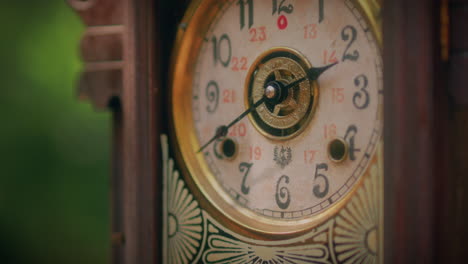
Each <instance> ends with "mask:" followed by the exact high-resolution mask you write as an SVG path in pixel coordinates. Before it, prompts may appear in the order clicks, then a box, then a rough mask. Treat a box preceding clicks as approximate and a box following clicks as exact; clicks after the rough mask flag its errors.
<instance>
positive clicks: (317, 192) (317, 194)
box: [313, 163, 330, 198]
mask: <svg viewBox="0 0 468 264" xmlns="http://www.w3.org/2000/svg"><path fill="white" fill-rule="evenodd" d="M321 170H322V171H328V164H326V163H320V164H317V167H315V176H314V182H315V181H316V180H317V179H319V178H322V179H323V180H322V181H321V182H323V186H324V187H323V188H321V187H320V183H315V185H314V188H313V191H314V195H315V197H317V198H323V197H325V196H326V195H327V194H328V189H329V187H330V186H329V183H328V178H327V176H325V174H322V173H320V171H321ZM321 189H323V190H321Z"/></svg>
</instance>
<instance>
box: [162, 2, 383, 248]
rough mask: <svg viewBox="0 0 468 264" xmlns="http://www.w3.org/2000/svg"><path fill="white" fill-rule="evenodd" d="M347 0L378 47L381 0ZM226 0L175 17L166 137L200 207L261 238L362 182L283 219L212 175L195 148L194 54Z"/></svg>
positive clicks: (299, 227) (196, 5)
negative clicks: (252, 205) (241, 199)
mask: <svg viewBox="0 0 468 264" xmlns="http://www.w3.org/2000/svg"><path fill="white" fill-rule="evenodd" d="M349 1H351V2H352V3H353V4H354V5H355V6H356V7H357V8H358V9H359V10H360V12H361V14H362V15H363V17H364V18H365V19H366V21H367V23H368V25H369V26H370V28H371V30H372V33H373V34H374V37H375V40H376V41H377V43H378V45H379V47H380V48H382V34H381V30H380V28H381V26H380V19H379V12H380V3H379V2H378V1H377V0H349ZM227 2H229V0H195V1H193V2H192V3H191V5H190V6H189V8H188V10H187V12H186V15H185V17H184V19H183V20H182V22H181V23H180V27H179V30H178V33H177V38H176V45H175V47H174V52H173V57H172V62H171V69H170V73H171V76H170V102H169V105H170V110H169V113H170V115H171V118H170V119H171V123H170V125H171V132H172V133H171V134H172V135H174V136H173V137H171V141H172V143H173V144H172V145H173V146H176V149H175V156H176V160H177V161H178V164H179V167H180V169H181V171H182V174H183V176H184V179H185V180H186V182H187V185H188V186H189V188H190V190H192V192H193V193H194V195H195V197H196V198H197V199H198V200H199V202H200V205H201V207H202V208H204V209H205V210H206V211H207V212H209V213H211V214H212V216H214V217H215V218H218V220H220V222H223V223H224V224H225V225H226V226H230V227H233V228H236V229H237V230H238V231H239V232H242V233H244V234H245V235H247V236H257V237H260V238H265V235H267V238H268V239H271V238H274V237H275V236H279V237H285V236H291V235H296V234H300V233H303V232H305V231H307V230H310V229H312V228H314V227H316V226H317V225H319V224H320V223H322V222H324V221H326V220H327V219H329V218H330V217H332V216H333V215H335V214H336V213H337V212H338V211H339V210H340V209H341V208H342V207H343V206H344V205H345V204H346V203H347V202H348V200H349V199H350V198H351V197H352V196H353V193H355V192H356V190H357V189H358V187H359V186H361V185H362V182H363V178H364V177H360V179H359V180H358V181H357V182H356V183H355V184H354V186H353V187H352V190H350V191H349V192H348V193H347V194H346V195H345V197H343V198H342V199H341V200H340V201H338V202H336V203H335V204H333V205H332V206H331V207H330V208H329V209H326V210H325V211H324V212H322V213H319V214H317V215H313V216H310V217H307V218H303V219H298V220H287V221H286V220H277V219H273V218H267V217H265V216H259V215H258V214H256V213H254V212H253V211H252V210H250V209H248V208H245V207H242V206H240V205H238V204H237V202H236V201H234V200H233V199H232V198H231V197H230V196H229V195H228V194H227V192H226V191H225V190H224V188H223V187H222V186H221V185H220V184H219V182H218V181H217V180H216V179H215V176H214V175H213V173H212V172H211V171H210V169H209V167H208V165H207V164H206V160H205V158H204V155H202V153H198V154H197V153H196V152H197V150H198V149H199V148H200V143H199V142H198V139H197V137H196V134H195V128H194V121H193V116H192V84H193V77H194V73H195V65H196V60H197V58H198V54H199V51H200V48H201V45H202V43H203V42H204V33H205V32H207V31H208V29H209V27H210V25H211V23H212V21H213V20H214V19H215V18H216V15H217V14H218V12H220V11H221V10H222V7H223V5H224V4H225V3H227ZM241 84H243V82H241ZM374 153H376V152H374ZM374 155H376V154H374ZM371 159H372V158H371ZM366 170H367V169H366ZM364 173H365V172H364Z"/></svg>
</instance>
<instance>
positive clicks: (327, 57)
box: [323, 50, 338, 64]
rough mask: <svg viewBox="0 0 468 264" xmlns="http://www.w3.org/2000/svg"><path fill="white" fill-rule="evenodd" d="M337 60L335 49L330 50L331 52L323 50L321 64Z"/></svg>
mask: <svg viewBox="0 0 468 264" xmlns="http://www.w3.org/2000/svg"><path fill="white" fill-rule="evenodd" d="M337 61H338V59H337V58H336V50H332V51H331V52H329V51H328V50H324V51H323V64H329V63H335V62H337Z"/></svg>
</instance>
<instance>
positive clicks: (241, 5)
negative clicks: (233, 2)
mask: <svg viewBox="0 0 468 264" xmlns="http://www.w3.org/2000/svg"><path fill="white" fill-rule="evenodd" d="M245 2H246V3H247V6H248V9H249V10H248V12H249V18H248V19H249V28H251V27H252V25H253V23H254V12H253V10H254V6H253V0H247V1H245ZM246 3H244V0H239V1H237V5H238V6H239V11H240V16H239V17H240V29H241V30H242V29H244V27H245V5H246Z"/></svg>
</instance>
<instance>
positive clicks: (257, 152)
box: [250, 147, 262, 160]
mask: <svg viewBox="0 0 468 264" xmlns="http://www.w3.org/2000/svg"><path fill="white" fill-rule="evenodd" d="M261 158H262V149H261V148H260V147H250V160H260V159H261Z"/></svg>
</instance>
